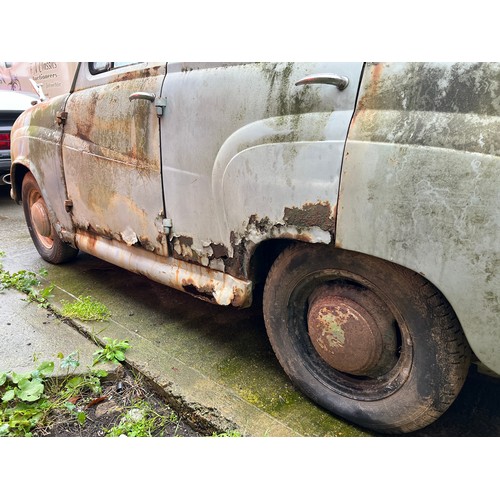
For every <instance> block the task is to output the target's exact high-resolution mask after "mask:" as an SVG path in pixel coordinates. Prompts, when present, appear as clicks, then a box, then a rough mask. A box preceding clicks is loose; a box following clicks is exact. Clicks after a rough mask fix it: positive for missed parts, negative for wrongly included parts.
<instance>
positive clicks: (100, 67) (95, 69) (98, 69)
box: [89, 62, 139, 75]
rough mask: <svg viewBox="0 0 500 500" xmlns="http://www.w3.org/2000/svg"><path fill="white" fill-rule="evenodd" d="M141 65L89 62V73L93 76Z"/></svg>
mask: <svg viewBox="0 0 500 500" xmlns="http://www.w3.org/2000/svg"><path fill="white" fill-rule="evenodd" d="M133 64H139V62H89V71H90V73H91V74H92V75H98V74H99V73H105V72H106V71H111V70H112V69H115V68H122V67H123V66H131V65H133Z"/></svg>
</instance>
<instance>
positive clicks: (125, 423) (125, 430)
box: [106, 401, 178, 437]
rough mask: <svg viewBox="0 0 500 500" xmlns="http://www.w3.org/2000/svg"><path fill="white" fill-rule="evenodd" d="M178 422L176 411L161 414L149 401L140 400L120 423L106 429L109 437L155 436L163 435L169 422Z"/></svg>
mask: <svg viewBox="0 0 500 500" xmlns="http://www.w3.org/2000/svg"><path fill="white" fill-rule="evenodd" d="M176 422H178V417H177V415H175V413H173V412H172V413H170V415H160V414H159V413H157V412H156V411H155V410H154V409H153V408H152V407H151V405H150V404H149V403H147V402H144V401H140V402H138V403H137V404H136V405H134V406H133V407H131V408H129V409H128V410H127V412H126V413H125V414H124V415H123V416H122V418H121V419H120V422H119V424H118V425H115V426H114V427H111V428H110V429H106V436H107V437H117V436H128V437H153V436H162V435H163V431H162V429H163V428H164V427H165V426H166V425H167V424H168V423H176Z"/></svg>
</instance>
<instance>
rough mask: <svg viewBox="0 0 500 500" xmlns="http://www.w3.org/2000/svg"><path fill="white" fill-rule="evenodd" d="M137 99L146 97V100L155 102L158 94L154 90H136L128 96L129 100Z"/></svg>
mask: <svg viewBox="0 0 500 500" xmlns="http://www.w3.org/2000/svg"><path fill="white" fill-rule="evenodd" d="M135 99H146V101H149V102H155V99H156V94H153V93H152V92H134V93H133V94H130V95H129V97H128V100H129V101H134V100H135Z"/></svg>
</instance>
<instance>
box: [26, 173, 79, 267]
mask: <svg viewBox="0 0 500 500" xmlns="http://www.w3.org/2000/svg"><path fill="white" fill-rule="evenodd" d="M22 201H23V209H24V216H25V218H26V224H27V225H28V230H29V233H30V235H31V239H32V240H33V243H34V244H35V247H36V249H37V250H38V253H39V254H40V256H41V257H42V258H43V259H44V260H46V261H47V262H51V263H52V264H61V263H63V262H67V261H69V260H72V259H74V258H75V257H76V255H77V253H78V250H77V249H76V248H73V247H72V246H70V245H68V244H67V243H65V242H64V241H62V240H61V239H60V238H59V236H58V235H57V233H56V231H55V229H54V227H53V226H52V224H51V222H50V219H49V212H48V209H47V205H46V204H45V201H44V199H43V197H42V194H41V191H40V187H39V186H38V184H37V182H36V180H35V178H34V177H33V174H31V173H27V174H26V175H25V176H24V179H23V185H22Z"/></svg>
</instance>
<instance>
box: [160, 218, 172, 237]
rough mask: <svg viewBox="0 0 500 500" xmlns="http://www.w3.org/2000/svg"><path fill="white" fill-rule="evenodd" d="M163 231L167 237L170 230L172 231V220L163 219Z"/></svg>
mask: <svg viewBox="0 0 500 500" xmlns="http://www.w3.org/2000/svg"><path fill="white" fill-rule="evenodd" d="M162 223H163V231H164V232H165V234H166V235H167V236H168V235H169V234H170V230H171V229H172V219H163V221H162Z"/></svg>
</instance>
